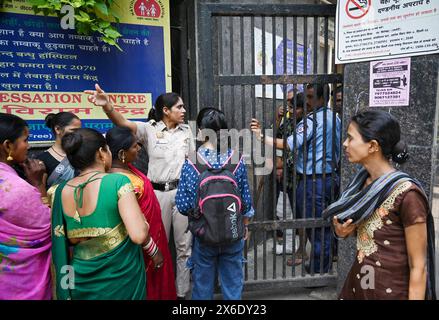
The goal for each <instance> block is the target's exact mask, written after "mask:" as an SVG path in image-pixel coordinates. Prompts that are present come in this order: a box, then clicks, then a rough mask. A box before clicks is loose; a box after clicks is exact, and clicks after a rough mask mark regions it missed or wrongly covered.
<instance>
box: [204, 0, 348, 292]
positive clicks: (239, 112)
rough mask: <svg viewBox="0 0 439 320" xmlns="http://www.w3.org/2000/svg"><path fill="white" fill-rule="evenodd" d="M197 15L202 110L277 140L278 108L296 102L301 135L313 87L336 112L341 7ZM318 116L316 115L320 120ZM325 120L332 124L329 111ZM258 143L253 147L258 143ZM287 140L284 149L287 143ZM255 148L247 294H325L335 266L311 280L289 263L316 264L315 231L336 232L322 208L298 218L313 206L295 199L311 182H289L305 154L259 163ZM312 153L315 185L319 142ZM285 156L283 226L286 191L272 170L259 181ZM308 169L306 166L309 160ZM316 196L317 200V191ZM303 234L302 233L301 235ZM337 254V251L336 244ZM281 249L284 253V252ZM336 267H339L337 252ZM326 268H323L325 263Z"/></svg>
mask: <svg viewBox="0 0 439 320" xmlns="http://www.w3.org/2000/svg"><path fill="white" fill-rule="evenodd" d="M198 9H199V15H198V16H199V19H200V21H199V28H200V30H199V33H198V34H199V36H200V39H199V42H198V43H199V59H200V61H201V70H200V81H199V93H200V94H199V101H200V103H199V105H200V108H202V107H207V106H217V107H219V108H220V109H222V110H223V111H225V113H226V116H227V117H228V121H229V124H230V126H231V127H232V128H236V129H238V130H240V129H244V128H247V129H248V128H249V123H250V120H251V118H259V119H260V120H261V122H262V124H263V126H264V128H270V126H272V128H273V135H274V136H276V134H277V125H276V121H277V117H276V114H277V108H278V106H279V105H284V106H286V105H287V92H288V91H292V92H293V94H294V98H293V99H292V100H290V102H291V104H292V105H293V111H292V115H293V118H294V121H293V131H294V130H295V129H296V127H295V126H296V121H295V120H296V118H295V117H296V109H297V98H296V96H297V93H298V92H300V91H304V90H305V89H306V85H307V84H330V86H331V89H332V90H331V91H329V92H326V91H325V98H326V97H328V98H329V95H330V92H332V93H331V96H332V99H330V100H331V102H330V108H332V110H333V109H334V104H335V95H336V90H334V89H335V88H336V87H337V86H339V85H341V83H342V76H341V75H340V74H336V73H335V64H334V28H333V26H334V17H335V10H336V7H335V6H334V5H269V4H267V5H251V4H218V3H204V4H200V5H199V7H198ZM331 27H332V28H331ZM307 100H310V97H306V95H305V103H304V109H305V110H304V111H305V114H306V113H307V110H306V108H307V102H308V101H307ZM285 109H286V107H285ZM315 112H316V110H315V109H314V111H313V113H314V114H315ZM324 112H325V119H326V112H327V111H326V109H325V111H324ZM332 114H333V118H332V119H331V121H333V124H334V123H335V122H336V121H339V120H337V119H338V115H336V113H335V112H334V113H332ZM325 123H326V122H325ZM273 124H274V125H273ZM315 128H316V127H314V130H316V129H315ZM324 130H326V129H324ZM325 132H326V131H325ZM314 135H315V132H314ZM305 136H306V128H305ZM244 139H245V138H243V140H244ZM251 139H252V140H254V137H253V136H252V138H251ZM283 139H284V143H285V142H286V136H285V135H284V137H283ZM331 143H332V146H334V145H335V144H336V143H340V141H335V138H334V135H333V139H332V141H331ZM254 146H255V144H254V143H252V144H251V150H250V152H247V154H246V151H245V150H243V149H242V148H241V151H242V152H244V156H245V159H246V163H247V165H248V170H249V176H250V181H251V185H252V192H253V201H254V207H255V211H256V215H255V217H254V219H253V221H252V223H251V224H250V227H249V228H250V230H251V237H250V241H248V243H247V246H246V248H245V258H246V260H247V263H246V264H244V271H245V290H259V289H268V288H274V287H279V286H323V285H329V284H332V283H334V282H335V279H336V275H335V272H334V270H335V267H334V266H335V264H331V267H330V269H329V270H327V271H323V266H322V263H321V268H320V272H314V271H313V269H311V270H310V271H309V272H308V271H307V269H306V267H305V263H302V264H300V265H298V266H295V267H290V266H287V264H286V262H287V257H289V256H291V258H292V260H293V262H294V261H295V258H296V257H297V256H298V255H299V254H301V255H302V256H303V257H305V256H306V255H307V252H308V251H311V252H310V254H309V255H310V256H311V261H310V262H311V263H313V257H314V254H313V252H314V245H309V244H313V243H314V241H315V238H316V230H317V232H321V235H323V233H324V232H325V229H324V228H322V227H327V226H328V225H329V223H328V222H325V221H323V220H322V219H321V218H319V217H316V215H315V203H313V204H312V207H313V210H312V212H313V213H312V217H308V218H304V217H299V216H298V215H297V212H296V209H295V208H296V204H297V202H298V201H302V203H303V205H304V206H306V199H305V198H303V199H298V198H297V196H296V188H297V183H298V181H299V180H300V179H301V178H306V177H305V174H303V177H302V176H301V175H299V174H297V173H296V171H295V170H293V172H292V173H291V174H290V175H288V176H287V174H286V172H287V170H286V163H287V157H292V162H293V163H297V159H298V158H297V151H298V150H294V152H293V153H292V154H288V153H287V152H283V153H282V155H280V154H279V153H278V154H276V151H275V150H274V149H272V150H271V154H270V156H269V157H268V159H266V160H265V161H264V163H255V161H254V158H253V154H254V148H255V147H254ZM323 146H324V147H323V148H324V149H323V153H324V154H325V146H326V141H324V142H323ZM263 148H264V149H265V152H266V154H269V152H268V151H270V149H271V148H272V147H263ZM309 148H314V149H313V150H314V152H313V175H312V178H313V180H312V181H313V182H315V181H316V172H315V171H316V170H315V165H316V162H315V157H316V155H315V150H316V141H315V139H313V141H312V142H311V144H307V143H305V144H303V150H302V151H303V154H305V155H306V154H307V152H308V151H307V150H309ZM332 150H334V148H332ZM248 153H250V154H248ZM278 156H280V157H281V158H282V159H283V175H282V178H281V179H282V181H283V186H284V187H283V197H281V199H282V200H283V206H282V210H281V211H282V213H281V216H280V217H279V218H276V215H277V214H276V208H277V204H278V203H277V197H276V188H279V186H278V180H277V178H276V172H277V170H276V169H274V170H271V173H270V174H268V175H257V171H258V169H261V167H263V166H265V167H269V164H270V162H271V164H272V165H273V164H275V163H276V161H277V160H278V158H277V157H278ZM334 156H336V157H338V155H334ZM336 157H334V158H336ZM334 158H333V159H334ZM304 161H305V162H306V156H305V159H304ZM323 162H325V158H323ZM329 171H330V172H328V173H326V171H324V172H323V181H326V179H332V180H331V181H335V180H336V174H337V172H338V173H339V168H338V164H337V163H334V161H333V164H332V170H329ZM305 180H306V179H305ZM288 181H290V182H291V185H292V201H291V204H290V206H288V207H291V212H290V213H287V212H288V210H287V209H288V207H287V205H286V199H287V196H286V191H287V190H286V187H285V186H286V185H287V182H288ZM312 189H313V191H312V192H313V199H315V198H314V196H315V192H316V190H315V187H314V186H313V188H312ZM336 196H337V195H336V190H335V184H331V199H334V198H335V197H336ZM300 230H302V231H303V232H298V231H300ZM305 231H308V233H306V232H305ZM326 232H327V231H326ZM296 233H299V242H302V244H303V243H304V242H305V238H308V237H306V236H305V235H306V234H307V235H308V236H309V241H308V243H309V244H308V247H310V249H309V248H308V250H307V247H306V246H305V245H303V246H302V247H301V250H302V252H297V253H296V249H297V247H298V243H297V239H296V238H297V237H296ZM279 234H281V236H279ZM288 235H290V237H291V239H289V238H288ZM278 238H282V244H278V240H279V239H278ZM321 238H324V237H323V236H322V237H321ZM330 246H331V248H332V247H333V239H332V237H331V245H330ZM279 249H281V250H280V251H281V252H277V251H279ZM322 257H323V251H322ZM329 259H330V260H331V261H332V260H333V257H332V250H331V251H330V257H329ZM320 261H323V258H322V259H320Z"/></svg>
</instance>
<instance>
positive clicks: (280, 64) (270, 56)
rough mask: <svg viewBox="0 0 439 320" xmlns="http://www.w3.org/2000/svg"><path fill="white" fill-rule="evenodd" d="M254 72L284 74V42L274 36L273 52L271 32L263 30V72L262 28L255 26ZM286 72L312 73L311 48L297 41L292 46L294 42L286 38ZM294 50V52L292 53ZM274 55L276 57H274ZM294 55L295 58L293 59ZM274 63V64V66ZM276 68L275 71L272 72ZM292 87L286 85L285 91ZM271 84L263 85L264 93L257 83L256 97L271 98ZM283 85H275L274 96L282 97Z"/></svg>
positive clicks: (298, 87) (299, 87) (259, 73)
mask: <svg viewBox="0 0 439 320" xmlns="http://www.w3.org/2000/svg"><path fill="white" fill-rule="evenodd" d="M254 30H255V36H254V41H255V74H258V75H261V74H270V75H273V74H278V75H281V74H284V66H285V64H284V43H285V41H283V39H282V37H279V36H276V40H275V41H276V52H275V53H273V34H272V33H270V32H265V73H264V54H263V53H264V50H263V46H262V44H263V43H262V30H261V29H259V28H256V27H255V29H254ZM286 43H287V50H286V58H287V61H286V68H287V70H286V72H285V73H286V74H304V73H312V72H313V69H312V48H310V47H308V48H307V49H306V51H307V54H306V55H305V47H304V46H303V45H302V44H300V43H297V44H296V46H294V42H293V40H291V39H286ZM294 50H296V54H294ZM275 55H276V57H274V56H275ZM294 57H296V59H295V60H294ZM274 64H276V66H274ZM274 70H276V72H274ZM293 88H294V87H293V85H292V84H289V85H287V86H286V91H287V92H288V91H289V90H292V89H293ZM297 89H299V90H302V85H298V86H297ZM273 91H274V90H273V86H271V85H267V86H265V94H264V92H263V86H261V85H257V86H256V88H255V93H256V97H258V98H262V97H265V98H269V99H271V98H273V95H274V94H273ZM283 97H284V96H283V85H279V84H278V85H276V98H277V99H283Z"/></svg>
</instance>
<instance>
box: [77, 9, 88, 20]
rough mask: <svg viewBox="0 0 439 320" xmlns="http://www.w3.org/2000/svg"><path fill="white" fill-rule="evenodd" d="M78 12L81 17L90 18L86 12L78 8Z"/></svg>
mask: <svg viewBox="0 0 439 320" xmlns="http://www.w3.org/2000/svg"><path fill="white" fill-rule="evenodd" d="M79 14H80V15H81V17H83V18H84V19H88V20H90V16H89V15H88V13H87V12H85V11H82V10H80V11H79Z"/></svg>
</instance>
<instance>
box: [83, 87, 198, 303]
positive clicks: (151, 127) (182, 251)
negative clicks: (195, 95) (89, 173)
mask: <svg viewBox="0 0 439 320" xmlns="http://www.w3.org/2000/svg"><path fill="white" fill-rule="evenodd" d="M85 93H87V94H89V95H90V97H89V100H90V101H91V102H92V103H94V104H95V105H96V106H100V107H102V108H103V110H104V112H105V113H106V115H107V116H108V118H109V119H110V120H111V121H112V122H113V123H114V124H115V125H116V126H119V127H126V128H129V129H130V130H131V131H132V132H133V133H134V134H135V135H136V136H137V138H138V140H139V142H140V143H142V144H143V145H144V146H145V148H146V150H147V152H148V157H149V165H148V178H149V179H150V180H151V182H152V185H153V187H154V192H155V194H156V196H157V198H158V201H159V202H160V207H161V210H162V220H163V224H164V226H165V230H166V236H167V238H168V242H169V239H170V230H171V225H172V230H173V236H174V242H175V248H176V253H177V268H176V269H177V272H176V273H177V277H176V278H177V279H176V287H177V296H178V298H180V299H184V297H185V296H186V294H187V292H188V291H189V288H190V287H189V285H190V283H189V282H190V270H189V269H188V268H187V267H186V261H187V259H188V257H189V256H190V254H191V240H192V239H191V233H190V232H186V230H187V226H188V219H187V217H186V216H183V215H181V214H180V213H179V212H178V210H177V207H176V205H175V195H176V193H177V186H178V182H179V179H180V174H181V169H182V167H183V164H184V161H185V159H186V157H187V156H188V154H189V152H191V151H193V150H195V145H194V141H193V136H192V131H191V129H190V127H189V126H188V125H186V124H184V120H185V114H186V109H185V106H184V104H183V100H182V99H181V97H180V96H178V94H176V93H165V94H162V95H160V96H159V97H158V98H157V100H156V102H155V118H156V119H152V120H149V121H148V122H140V121H129V120H127V119H125V118H124V117H123V116H122V114H120V113H119V112H118V111H116V110H115V109H114V107H113V105H112V103H111V102H110V100H109V97H108V95H107V94H106V93H105V92H104V91H103V90H102V89H101V88H100V87H99V85H98V84H96V85H95V90H86V91H85ZM121 160H122V161H123V159H121Z"/></svg>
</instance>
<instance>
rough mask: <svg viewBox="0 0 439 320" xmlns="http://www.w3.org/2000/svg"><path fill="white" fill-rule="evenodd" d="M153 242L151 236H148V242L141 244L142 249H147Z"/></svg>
mask: <svg viewBox="0 0 439 320" xmlns="http://www.w3.org/2000/svg"><path fill="white" fill-rule="evenodd" d="M153 243H154V240H152V237H150V238H149V242H148V243H147V244H145V245H144V246H143V249H144V250H149V249H150V248H151V246H152V244H153Z"/></svg>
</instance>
